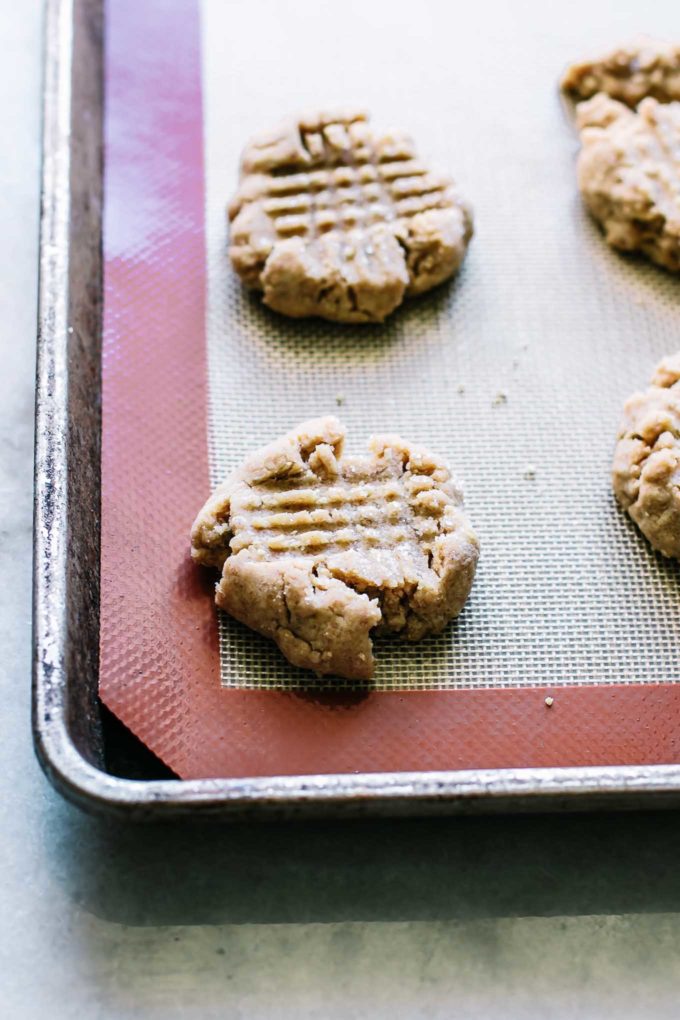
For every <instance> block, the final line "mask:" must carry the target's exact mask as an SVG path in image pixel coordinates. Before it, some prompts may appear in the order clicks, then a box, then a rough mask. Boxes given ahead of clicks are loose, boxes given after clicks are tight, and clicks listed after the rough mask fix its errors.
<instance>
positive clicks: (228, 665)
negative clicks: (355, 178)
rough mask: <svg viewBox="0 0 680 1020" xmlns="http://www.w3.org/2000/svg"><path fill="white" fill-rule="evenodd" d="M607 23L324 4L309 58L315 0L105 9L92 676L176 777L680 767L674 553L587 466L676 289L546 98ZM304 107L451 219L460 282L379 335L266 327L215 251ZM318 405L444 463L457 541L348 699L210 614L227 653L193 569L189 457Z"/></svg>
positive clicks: (202, 486) (619, 22)
mask: <svg viewBox="0 0 680 1020" xmlns="http://www.w3.org/2000/svg"><path fill="white" fill-rule="evenodd" d="M664 8H666V16H667V20H666V23H665V24H664V23H663V15H664ZM369 12H370V17H369ZM613 13H614V5H613V4H610V3H608V2H607V3H604V2H603V3H602V4H600V5H598V7H597V8H596V9H595V10H592V9H591V8H590V7H589V6H588V5H587V4H585V3H579V4H577V5H575V6H573V7H570V8H569V10H568V11H566V10H565V11H559V12H556V11H550V12H549V14H548V13H547V12H546V11H545V9H544V7H543V5H540V4H539V3H537V2H536V3H529V4H521V5H516V6H515V7H513V9H512V11H505V9H504V7H503V5H502V4H500V3H490V4H487V5H484V6H480V7H479V8H474V9H468V8H466V10H465V16H464V17H462V15H461V12H460V11H457V10H456V8H455V7H449V5H447V4H445V3H444V2H441V3H437V2H434V0H430V2H429V3H424V4H422V5H419V7H418V11H417V14H416V13H414V11H413V9H412V7H410V6H409V5H406V4H400V3H395V4H392V3H390V4H387V3H384V2H383V0H374V2H373V3H372V4H371V5H370V6H369V7H367V6H366V5H364V4H362V5H359V4H354V3H348V4H346V5H344V6H343V18H342V21H341V22H340V23H338V24H337V25H334V29H333V33H332V36H333V39H332V43H333V44H332V46H330V44H328V45H325V44H324V45H322V44H321V41H322V40H327V39H328V25H327V21H326V14H327V10H326V8H325V6H324V5H321V4H318V5H317V4H314V3H312V2H311V0H304V2H302V3H300V4H299V5H278V4H275V3H274V2H273V0H263V2H262V3H261V4H259V5H254V6H249V5H248V4H247V3H245V2H243V3H240V2H239V3H233V4H231V3H230V4H222V3H218V2H213V0H208V2H204V3H202V4H201V5H200V15H201V17H202V34H201V31H200V25H199V17H198V15H199V5H198V3H196V2H195V0H144V2H143V3H140V2H139V0H116V2H115V3H113V4H110V5H108V7H107V43H106V45H107V65H106V75H107V89H106V95H107V99H106V102H107V107H106V118H105V131H106V153H105V162H106V173H105V231H104V233H105V236H104V255H105V304H104V338H103V434H102V568H101V592H102V595H101V656H100V693H101V696H102V699H103V700H104V701H105V703H106V704H107V705H108V706H109V708H111V709H112V711H114V712H115V713H116V715H117V716H118V717H119V718H120V719H122V721H123V722H124V723H125V724H126V725H127V726H128V727H129V728H130V729H131V730H132V731H133V732H134V733H135V734H136V735H137V736H138V737H139V738H140V739H141V740H143V741H144V742H145V743H146V744H147V745H148V746H149V747H150V748H151V749H152V750H153V751H154V752H155V753H156V754H157V755H158V756H159V757H161V758H162V759H163V760H164V761H165V762H166V763H167V764H168V765H170V766H171V767H172V768H173V769H174V770H175V771H176V772H177V773H178V774H179V775H180V776H183V777H186V778H197V777H209V776H249V775H272V774H277V773H280V774H293V773H319V772H354V771H356V772H361V771H397V770H399V771H412V770H438V769H449V768H478V767H483V768H494V767H503V766H510V765H513V766H531V765H569V764H600V763H602V764H620V763H631V764H632V763H638V762H646V763H653V762H663V761H675V760H678V759H677V756H678V753H679V748H678V736H677V734H678V719H679V718H680V685H677V684H676V683H675V682H674V681H676V680H677V679H678V678H679V677H680V672H679V670H678V664H679V663H680V642H678V626H679V625H678V621H677V610H678V597H677V568H676V567H674V566H673V565H670V564H666V563H664V562H663V561H662V560H661V559H660V558H658V557H656V556H655V555H654V554H653V553H652V552H651V551H650V549H649V548H648V546H647V545H646V544H645V542H644V541H643V540H642V539H641V537H640V536H639V535H638V534H637V532H636V531H635V529H634V527H633V526H632V525H631V524H630V523H629V522H628V521H627V519H626V518H625V517H624V516H623V515H622V514H620V513H619V512H618V511H617V510H616V508H615V506H614V503H613V499H612V497H611V495H610V490H609V480H608V473H609V463H610V457H611V452H612V445H613V439H614V434H615V430H616V427H617V423H618V418H619V414H620V411H621V404H622V402H623V400H624V399H625V397H626V396H627V395H628V394H629V392H631V391H632V390H633V389H635V388H637V387H639V386H640V385H643V384H644V383H645V382H646V380H647V378H648V376H649V374H650V372H651V370H652V367H653V365H654V363H655V362H656V361H657V360H658V358H659V357H660V356H661V355H663V354H664V353H666V352H667V351H668V350H673V349H675V348H676V346H677V341H676V340H675V339H674V336H675V334H676V330H674V326H675V325H677V324H678V316H679V314H680V313H679V309H678V303H677V297H676V294H677V291H676V288H677V286H678V282H677V280H675V279H673V278H671V277H669V276H666V275H664V274H663V273H662V272H661V271H659V270H656V269H654V268H653V267H650V266H647V265H645V264H644V263H637V262H633V261H627V260H625V259H622V258H620V257H618V256H616V255H615V254H613V253H612V252H610V251H609V250H608V249H607V248H606V246H605V245H604V243H603V241H602V239H601V237H600V236H599V234H598V231H597V229H596V228H595V227H594V226H593V225H592V224H591V223H590V222H589V221H588V219H587V217H586V216H585V215H584V214H583V212H582V210H581V206H580V202H579V199H578V196H577V193H576V188H575V181H574V157H575V152H576V140H575V136H574V135H573V134H572V132H571V129H570V125H569V123H568V121H567V120H566V119H565V117H564V116H563V114H562V111H561V106H560V103H559V100H558V97H557V94H556V89H555V82H556V79H557V77H558V75H559V72H560V70H561V68H562V66H563V65H564V64H565V63H566V62H567V60H568V59H570V58H571V57H574V56H580V55H582V54H583V53H584V52H585V51H586V49H587V48H590V44H591V43H592V46H593V47H595V48H597V46H599V45H603V46H605V45H607V44H608V43H610V42H611V41H612V34H613V32H614V28H613V25H614V23H615V25H616V38H617V39H619V38H625V36H626V35H630V34H631V33H632V32H633V30H635V29H637V28H638V27H639V26H638V25H636V24H634V18H633V17H632V16H630V17H629V16H628V15H626V14H625V11H623V12H622V11H621V8H620V7H618V6H617V7H616V19H614V18H613ZM671 13H672V12H671V8H670V5H659V6H658V7H657V8H656V10H655V15H654V19H655V24H654V25H649V24H648V25H647V26H646V27H647V28H648V29H649V30H651V31H655V32H658V33H659V34H660V35H664V34H668V32H669V31H671V30H672V25H671V23H670V22H671ZM627 18H628V20H626V19H627ZM201 40H202V46H203V54H202V57H201V49H200V43H201ZM283 40H285V45H284V42H283ZM454 41H455V45H452V43H453V42H454ZM348 68H351V74H350V73H349V71H348V70H347V69H348ZM341 72H342V73H341ZM273 83H275V85H274V84H273ZM201 84H202V89H201ZM310 99H312V100H313V101H314V102H317V103H318V104H319V105H323V106H332V105H338V104H342V105H345V104H350V105H351V104H353V103H356V104H357V105H360V106H365V107H368V108H370V109H371V110H372V112H373V117H374V122H375V123H376V125H377V126H381V125H384V126H385V127H389V126H390V123H392V124H395V125H396V126H397V127H403V128H406V129H408V130H410V131H412V133H413V134H414V136H415V138H416V141H417V143H418V147H419V151H420V154H421V155H422V156H423V158H425V159H427V161H428V162H429V163H430V164H431V165H433V166H436V165H437V164H440V165H441V166H442V167H444V168H445V169H449V170H450V171H451V172H452V173H453V174H454V176H455V177H456V178H457V180H458V182H459V184H460V185H461V189H462V191H463V193H464V194H465V195H466V197H467V198H469V199H470V201H471V202H472V204H473V206H474V209H475V214H476V227H477V233H476V236H475V238H474V240H473V242H472V247H471V250H470V253H469V256H468V259H467V260H466V263H465V266H464V269H463V272H462V273H461V275H460V277H459V279H458V280H457V281H456V283H455V284H454V285H453V286H451V287H448V288H446V287H445V288H443V289H442V290H440V291H439V292H437V293H434V294H432V295H430V296H426V297H424V298H423V299H420V300H418V301H416V302H413V303H412V304H407V305H405V306H404V308H403V309H402V310H401V311H399V312H397V313H396V315H395V316H394V317H393V318H392V319H391V320H390V321H389V322H388V324H387V325H385V326H384V327H371V328H364V329H359V328H355V327H345V328H343V327H334V326H330V325H328V324H324V323H318V322H314V323H312V322H290V321H288V320H285V319H283V318H281V317H278V316H275V315H273V314H271V313H269V312H268V311H267V310H266V309H263V308H262V307H261V305H260V303H259V301H258V299H257V298H256V297H253V296H251V295H248V294H247V293H245V292H244V291H243V290H242V288H241V287H240V285H239V284H238V282H237V281H236V280H235V279H234V277H233V275H232V274H231V272H230V270H229V267H228V261H227V257H226V251H225V240H226V229H225V222H224V219H225V218H224V206H225V203H226V200H227V198H228V197H229V195H230V193H231V191H232V190H233V187H234V185H235V181H236V164H237V158H238V153H239V151H240V148H241V146H242V145H243V143H244V141H245V140H246V138H247V137H248V136H249V134H251V133H252V131H253V130H258V129H259V128H260V127H266V126H267V125H268V124H269V123H270V122H271V121H272V120H275V119H277V118H278V116H279V115H280V114H282V113H287V112H289V111H293V110H296V109H299V108H300V107H303V106H306V105H308V104H309V101H310ZM202 139H203V142H204V144H203V145H202V144H201V140H202ZM206 341H207V370H206ZM500 393H503V394H505V400H499V399H498V397H499V394H500ZM338 399H340V400H341V401H342V404H341V406H338V403H337V401H338ZM328 411H334V412H336V413H338V414H339V416H340V417H341V418H342V419H343V420H344V421H345V423H346V425H347V426H348V430H349V447H350V450H354V451H357V452H358V451H359V450H361V449H362V448H363V446H364V443H365V439H366V437H367V435H368V434H369V433H370V432H372V431H385V430H390V431H398V432H400V433H401V434H402V435H403V436H404V437H406V438H407V439H410V440H413V441H416V442H422V443H424V444H425V445H427V446H429V447H430V448H431V449H432V450H434V451H435V452H438V453H441V454H443V455H445V456H447V457H448V459H449V460H450V462H451V464H452V466H453V467H454V469H455V470H456V472H457V474H458V475H459V476H461V477H462V479H463V482H464V485H465V490H466V497H467V505H468V509H469V512H470V515H471V518H472V520H473V522H474V524H475V527H476V529H477V531H478V533H479V535H480V538H481V542H482V558H481V561H480V568H479V573H478V577H477V580H476V582H475V586H474V589H473V595H472V598H471V599H470V602H469V604H468V606H467V607H466V609H465V611H464V613H463V615H462V616H461V618H460V620H459V621H458V623H457V624H456V625H455V626H454V627H452V628H450V630H449V631H448V632H447V633H446V634H445V635H443V636H442V637H441V638H439V639H436V640H433V641H429V642H425V643H423V644H421V645H417V646H413V647H409V646H407V645H403V644H400V643H386V644H382V645H381V647H380V648H379V650H378V656H379V658H378V663H379V665H378V675H377V679H376V685H375V687H372V688H365V689H363V690H361V691H354V692H352V691H349V692H343V691H339V690H336V689H334V687H333V685H329V684H327V683H324V684H322V685H319V684H318V683H317V682H315V681H314V680H313V678H308V677H307V676H305V675H303V674H300V673H298V672H296V671H294V670H293V669H292V667H288V666H287V664H286V663H285V662H283V661H282V660H281V659H280V658H279V656H278V653H277V652H276V650H275V649H274V648H273V647H272V646H270V645H269V644H267V643H266V642H265V641H264V640H262V639H260V638H259V637H258V636H257V635H255V634H252V633H251V632H249V631H247V630H246V629H245V628H242V627H240V626H239V625H238V624H235V623H233V622H230V621H226V620H222V621H221V623H220V635H219V637H220V645H221V651H220V648H219V647H218V627H217V621H216V615H215V611H214V607H213V604H212V598H211V588H212V579H211V578H210V577H208V575H207V574H206V573H204V572H201V571H199V570H197V569H196V568H195V567H194V566H193V565H192V564H191V562H190V560H189V557H188V531H189V528H190V525H191V521H192V519H193V517H194V515H195V513H196V511H197V510H198V508H199V507H200V506H201V504H202V502H203V501H204V499H205V497H206V495H207V493H208V491H209V489H210V484H211V480H210V478H209V474H210V473H211V474H212V482H213V483H215V482H217V481H219V480H220V479H221V478H222V477H223V475H224V474H225V473H226V472H227V471H228V470H230V469H231V468H232V467H233V466H235V465H236V464H238V463H239V462H240V460H241V459H242V457H243V456H244V455H245V454H246V453H247V452H249V451H250V450H251V449H253V448H254V447H256V446H258V445H260V444H261V443H264V442H267V441H269V440H271V439H272V438H274V437H276V436H278V435H280V434H281V433H282V432H284V431H286V430H287V429H288V428H289V427H290V426H291V425H293V424H295V423H296V422H298V421H300V420H302V419H304V418H307V417H310V416H313V415H316V414H320V413H327V412H328ZM208 453H209V454H210V458H208ZM209 459H210V464H209ZM209 469H210V471H209ZM530 469H531V470H530ZM532 473H533V477H527V475H530V474H532ZM220 678H221V681H222V683H221V684H220ZM558 688H559V696H558V697H556V701H555V705H554V707H553V708H552V709H551V710H550V711H548V710H547V709H546V707H545V703H544V697H545V695H546V694H548V693H553V694H554V693H555V692H556V691H557V689H558Z"/></svg>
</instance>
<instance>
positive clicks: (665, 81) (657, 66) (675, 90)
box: [561, 37, 680, 107]
mask: <svg viewBox="0 0 680 1020" xmlns="http://www.w3.org/2000/svg"><path fill="white" fill-rule="evenodd" d="M561 85H562V89H563V90H564V91H565V92H567V93H569V94H570V95H572V96H574V98H576V99H590V98H591V96H594V95H595V94H596V93H598V92H604V93H606V94H607V95H608V96H610V97H611V98H612V99H618V100H620V101H621V102H622V103H626V104H627V105H628V106H631V107H635V106H637V104H638V103H639V102H640V101H641V100H642V99H645V98H646V97H647V96H651V97H652V98H653V99H658V100H659V101H660V102H662V103H667V102H670V101H671V100H680V46H676V45H674V44H672V43H664V42H659V41H658V40H656V39H647V38H644V37H642V38H639V39H636V40H634V41H633V42H632V43H630V44H629V45H628V46H621V47H619V48H618V49H616V50H614V51H613V52H612V53H608V54H607V55H606V56H604V57H602V58H600V59H599V60H592V61H586V62H584V63H580V64H574V65H573V66H572V67H570V68H569V69H568V70H567V72H566V73H565V75H564V77H563V78H562V82H561Z"/></svg>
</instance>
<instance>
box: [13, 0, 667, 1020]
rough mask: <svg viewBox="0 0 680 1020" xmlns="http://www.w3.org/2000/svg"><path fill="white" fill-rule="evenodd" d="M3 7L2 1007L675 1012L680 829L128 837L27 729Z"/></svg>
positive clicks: (32, 62)
mask: <svg viewBox="0 0 680 1020" xmlns="http://www.w3.org/2000/svg"><path fill="white" fill-rule="evenodd" d="M18 10H19V8H18V7H17V5H16V4H11V3H9V2H7V0H5V2H4V3H2V4H0V38H2V42H3V60H2V61H1V62H0V93H1V94H2V96H3V102H2V104H0V126H1V130H2V137H3V145H2V148H1V150H0V152H1V154H0V180H1V182H2V187H1V188H0V236H2V239H3V244H2V246H0V265H1V267H2V273H1V278H2V282H3V286H2V288H1V290H0V305H1V308H2V315H1V317H0V323H1V326H0V329H1V330H2V341H3V371H2V372H1V373H0V401H1V406H2V422H1V432H0V436H1V442H2V458H1V468H2V474H1V477H0V485H1V486H2V500H1V501H0V512H1V513H2V536H3V541H2V543H1V545H0V556H1V557H2V578H3V581H4V583H3V585H2V589H1V591H0V599H1V600H2V606H1V610H0V628H1V629H2V647H3V653H4V654H3V657H2V669H1V674H0V675H1V681H0V682H1V684H2V688H1V691H2V702H3V706H4V708H3V712H2V740H1V741H0V775H1V776H2V780H1V782H2V796H1V797H0V816H1V818H2V824H1V831H2V844H1V846H2V851H1V858H0V859H1V860H2V867H1V868H0V905H1V906H0V1014H1V1015H2V1016H3V1017H4V1016H6V1017H8V1018H9V1017H11V1018H13V1020H23V1018H28V1017H34V1016H35V1017H38V1016H42V1017H49V1018H50V1020H66V1018H76V1017H77V1018H79V1020H80V1018H86V1020H94V1018H106V1020H109V1018H112V1020H113V1018H122V1017H163V1018H175V1017H189V1016H191V1017H197V1018H201V1020H203V1018H211V1017H221V1018H222V1017H225V1018H232V1017H233V1018H236V1017H239V1018H248V1020H258V1018H261V1017H262V1018H264V1017H291V1018H292V1017H295V1018H305V1017H319V1018H324V1020H325V1018H334V1017H343V1018H345V1017H347V1018H350V1017H361V1018H363V1017H371V1018H380V1017H388V1016H389V1017H395V1016H396V1017H399V1018H401V1017H405V1018H409V1020H410V1018H414V1020H415V1018H425V1017H428V1018H450V1017H454V1016H455V1017H457V1018H468V1017H469V1018H479V1020H482V1018H483V1020H490V1018H496V1017H498V1018H501V1017H502V1018H504V1020H508V1018H536V1020H538V1018H540V1020H546V1018H566V1017H588V1018H590V1017H592V1018H605V1017H617V1018H618V1020H625V1018H632V1017H636V1018H637V1017H644V1018H653V1020H663V1018H666V1017H669V1018H670V1017H677V1016H678V1015H680V1005H679V1004H678V1002H679V998H680V958H679V957H680V869H679V868H678V864H677V862H678V860H679V859H680V817H679V816H678V815H677V814H670V813H669V814H639V815H612V816H593V817H554V818H512V819H504V818H496V819H451V820H444V821H435V820H428V821H409V822H404V821H400V822H392V823H390V822H381V823H376V824H372V823H367V822H361V823H358V822H357V823H351V824H344V825H336V824H328V823H327V824H323V825H321V824H316V825H310V824H304V825H303V824H296V825H267V826H262V827H258V826H247V827H246V826H231V827H221V826H220V827H211V828H200V829H198V828H181V827H170V826H167V827H162V828H156V829H143V828H127V827H123V826H121V825H114V824H111V823H104V822H102V821H99V820H95V819H92V818H89V817H87V816H85V815H82V814H80V813H79V812H78V811H77V810H75V809H74V808H71V807H70V806H69V805H67V804H65V803H64V802H62V801H61V799H60V798H59V797H58V796H57V795H56V794H55V793H54V792H53V791H52V789H51V788H50V787H49V786H48V784H47V782H46V781H45V780H44V779H43V777H42V776H41V774H40V771H39V769H38V766H37V764H36V762H35V760H34V757H33V751H32V748H31V743H30V725H29V708H30V706H29V701H30V692H29V667H30V611H31V607H30V559H31V487H32V419H33V372H34V334H35V304H36V288H37V281H36V266H37V241H38V237H37V233H38V192H39V133H40V123H39V120H40V118H39V113H40V111H39V92H40V70H41V69H40V33H41V17H42V14H41V4H40V2H39V0H23V3H22V4H21V6H20V12H21V13H20V14H19V13H17V11H18Z"/></svg>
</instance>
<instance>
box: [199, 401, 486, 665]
mask: <svg viewBox="0 0 680 1020" xmlns="http://www.w3.org/2000/svg"><path fill="white" fill-rule="evenodd" d="M344 438H345V434H344V430H343V428H342V426H341V425H340V423H339V422H338V421H337V420H336V419H335V418H331V417H329V418H319V419H317V420H314V421H309V422H306V423H304V424H302V425H300V426H299V427H298V428H296V429H295V430H294V431H292V432H290V433H288V435H286V436H284V437H282V438H281V439H279V440H277V441H276V442H274V443H272V444H271V445H270V446H267V447H264V448H263V449H261V450H259V451H258V452H257V453H255V454H254V455H253V456H252V457H250V458H249V460H247V461H246V463H245V464H244V465H243V466H242V467H241V468H240V469H239V470H237V471H236V472H235V473H234V474H233V475H231V477H230V478H228V479H227V480H226V481H225V482H224V484H223V485H221V486H220V488H219V489H218V490H217V491H216V492H215V493H214V495H213V496H211V497H210V499H209V500H208V502H207V503H206V504H205V506H204V507H203V509H202V510H201V512H200V513H199V515H198V517H197V518H196V522H195V523H194V526H193V530H192V538H191V540H192V555H193V557H194V559H195V560H197V561H198V562H199V563H204V564H208V565H211V566H214V567H217V568H218V569H219V570H220V571H221V579H220V581H219V583H218V585H217V589H216V597H215V598H216V602H217V605H218V606H220V607H221V608H222V609H225V610H226V611H227V612H228V613H230V614H231V615H232V616H234V617H236V619H237V620H240V621H241V622H242V623H245V624H247V626H249V627H252V628H253V629H254V630H257V631H259V632H260V633H261V634H264V635H265V636H266V637H269V638H271V639H272V640H274V641H275V642H276V644H277V645H278V646H279V648H280V649H281V651H282V652H283V654H284V655H285V657H286V658H287V659H288V660H289V661H290V662H292V663H293V664H294V665H295V666H301V667H303V668H306V669H312V670H314V671H315V672H316V673H317V674H319V675H326V674H334V675H337V676H341V677H346V678H348V679H357V680H364V679H368V678H370V677H371V676H372V675H373V654H372V645H371V637H370V635H371V633H372V632H376V633H390V634H397V635H398V636H400V637H403V638H406V639H407V640H410V641H417V640H419V639H420V638H423V637H425V636H426V635H427V634H434V633H437V632H438V631H441V630H442V629H443V628H444V627H445V626H446V624H447V623H448V622H449V621H450V620H451V619H452V618H453V617H454V616H457V614H458V613H459V612H460V611H461V609H462V608H463V605H464V603H465V600H466V599H467V596H468V593H469V591H470V586H471V585H472V580H473V577H474V573H475V568H476V564H477V556H478V543H477V539H476V537H475V535H474V533H473V531H472V529H471V527H470V524H469V523H468V520H467V517H466V516H465V513H464V510H463V500H462V495H461V492H460V490H459V489H458V488H457V487H456V485H455V484H454V483H453V482H452V480H451V476H450V474H449V471H448V469H447V468H446V466H445V465H444V464H443V463H442V461H440V460H439V459H438V458H437V457H434V456H432V455H431V454H430V453H428V452H427V451H425V450H423V449H420V448H419V447H417V446H413V445H411V444H409V443H405V442H404V441H403V440H401V439H399V438H398V437H397V436H379V437H374V438H372V439H371V440H370V442H369V449H370V455H369V456H363V457H359V456H343V443H344Z"/></svg>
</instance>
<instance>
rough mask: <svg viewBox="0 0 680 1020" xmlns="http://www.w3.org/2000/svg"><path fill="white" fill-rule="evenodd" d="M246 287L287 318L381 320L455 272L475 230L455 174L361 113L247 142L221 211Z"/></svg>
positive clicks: (316, 120) (293, 125) (303, 120)
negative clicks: (236, 182) (435, 167)
mask: <svg viewBox="0 0 680 1020" xmlns="http://www.w3.org/2000/svg"><path fill="white" fill-rule="evenodd" d="M229 219H230V221H231V228H230V242H229V254H230V256H231V261H232V264H233V266H234V268H235V269H236V271H237V273H238V274H239V276H240V277H241V279H242V280H243V282H244V283H245V284H246V285H247V286H249V287H253V288H255V289H257V290H261V291H262V292H263V295H264V302H265V304H267V305H269V307H270V308H273V309H275V310H276V311H278V312H282V313H283V314H284V315H290V316H293V317H303V316H310V315H318V316H321V317H322V318H324V319H331V320H335V321H336V322H357V323H360V322H381V321H382V320H383V319H384V318H385V316H386V315H389V313H390V312H392V311H394V309H395V308H397V306H398V305H400V304H401V302H402V300H403V298H404V296H405V295H406V296H411V295H414V294H421V293H423V292H424V291H426V290H429V289H430V288H431V287H434V286H436V285H437V284H438V283H441V282H442V281H443V280H446V279H447V278H448V277H450V276H452V275H453V274H454V273H455V272H456V271H457V270H458V268H459V266H460V264H461V262H462V261H463V257H464V255H465V251H466V249H467V246H468V242H469V240H470V237H471V236H472V215H471V212H470V209H469V207H468V206H467V205H466V204H465V202H463V200H462V199H461V198H460V196H459V195H458V192H457V191H456V189H455V187H454V184H453V181H452V180H451V179H450V178H449V177H448V176H446V175H443V174H439V173H434V172H431V171H429V170H428V169H427V167H426V166H425V165H424V164H423V163H422V162H421V160H419V159H418V157H417V155H416V151H415V149H414V146H413V143H412V142H411V140H410V139H409V138H408V137H407V136H406V135H403V134H395V133H392V134H384V135H377V134H374V132H373V131H372V130H371V128H370V127H369V125H368V122H367V118H366V117H365V115H364V114H362V113H357V112H343V113H336V114H326V113H317V114H314V115H312V116H308V117H300V118H298V119H297V120H292V121H289V122H288V123H286V124H283V125H282V126H281V127H280V128H279V129H278V130H274V131H270V132H268V133H267V134H264V135H262V136H261V137H260V138H256V139H254V140H253V141H252V142H251V143H250V144H249V145H248V146H247V147H246V149H245V152H244V153H243V156H242V160H241V182H240V186H239V189H238V191H237V193H236V195H235V196H234V198H233V200H232V202H231V203H230V206H229Z"/></svg>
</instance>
